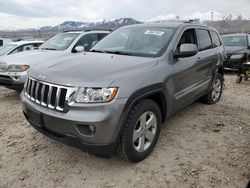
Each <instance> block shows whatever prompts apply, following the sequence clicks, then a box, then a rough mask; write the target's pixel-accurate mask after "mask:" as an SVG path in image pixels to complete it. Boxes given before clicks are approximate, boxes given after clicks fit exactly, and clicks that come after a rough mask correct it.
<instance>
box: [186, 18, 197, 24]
mask: <svg viewBox="0 0 250 188" xmlns="http://www.w3.org/2000/svg"><path fill="white" fill-rule="evenodd" d="M198 22H200V20H199V19H189V20H186V21H184V23H198Z"/></svg>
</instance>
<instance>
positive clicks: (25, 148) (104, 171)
mask: <svg viewBox="0 0 250 188" xmlns="http://www.w3.org/2000/svg"><path fill="white" fill-rule="evenodd" d="M249 179H250V81H248V82H243V83H242V84H240V85H237V84H235V76H232V75H227V76H226V88H225V91H224V94H223V98H222V100H221V102H219V103H218V104H216V105H212V106H207V105H204V104H201V103H199V102H196V103H194V104H192V105H191V106H189V107H187V108H186V109H184V110H183V111H181V112H179V113H178V114H176V115H175V116H173V117H172V118H171V119H169V121H168V122H167V125H166V126H164V128H163V129H162V132H161V136H160V139H159V142H158V144H157V147H156V149H155V150H154V152H153V153H152V154H151V156H150V157H149V158H147V159H146V160H144V161H143V162H141V163H138V164H131V163H129V162H126V161H123V160H122V159H119V158H118V157H113V158H111V159H108V160H107V159H101V158H97V157H95V156H92V155H90V154H88V153H85V152H83V151H80V150H78V149H75V148H71V147H68V146H65V145H62V144H59V143H56V142H54V141H52V140H50V139H48V138H47V137H45V136H43V135H41V134H40V133H38V132H37V131H35V130H34V129H33V128H32V127H30V126H29V125H28V123H27V122H26V121H25V119H24V117H23V115H22V110H21V103H20V102H19V94H18V93H16V92H14V91H11V90H8V89H5V88H3V87H0V187H1V188H5V187H39V188H40V187H101V188H102V187H234V188H235V187H243V188H244V187H246V184H247V182H248V180H249Z"/></svg>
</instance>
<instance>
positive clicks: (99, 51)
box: [90, 49, 106, 54]
mask: <svg viewBox="0 0 250 188" xmlns="http://www.w3.org/2000/svg"><path fill="white" fill-rule="evenodd" d="M90 52H98V53H104V54H106V51H104V50H95V49H93V50H90Z"/></svg>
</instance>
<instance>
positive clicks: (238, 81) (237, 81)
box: [236, 76, 243, 84]
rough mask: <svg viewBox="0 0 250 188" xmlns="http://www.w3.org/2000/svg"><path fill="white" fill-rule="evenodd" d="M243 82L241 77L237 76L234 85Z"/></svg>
mask: <svg viewBox="0 0 250 188" xmlns="http://www.w3.org/2000/svg"><path fill="white" fill-rule="evenodd" d="M242 80H243V76H238V77H237V79H236V83H238V84H239V83H241V82H242Z"/></svg>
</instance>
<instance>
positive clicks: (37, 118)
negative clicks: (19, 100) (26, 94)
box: [27, 108, 43, 127]
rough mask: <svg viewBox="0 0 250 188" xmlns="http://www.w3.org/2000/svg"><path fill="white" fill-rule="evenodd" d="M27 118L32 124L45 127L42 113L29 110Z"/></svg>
mask: <svg viewBox="0 0 250 188" xmlns="http://www.w3.org/2000/svg"><path fill="white" fill-rule="evenodd" d="M27 116H28V120H29V121H30V122H32V123H34V124H35V125H37V126H39V127H42V126H43V116H42V114H41V113H39V112H35V111H33V110H30V109H29V108H27Z"/></svg>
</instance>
